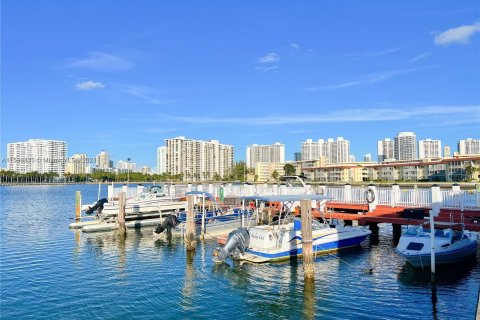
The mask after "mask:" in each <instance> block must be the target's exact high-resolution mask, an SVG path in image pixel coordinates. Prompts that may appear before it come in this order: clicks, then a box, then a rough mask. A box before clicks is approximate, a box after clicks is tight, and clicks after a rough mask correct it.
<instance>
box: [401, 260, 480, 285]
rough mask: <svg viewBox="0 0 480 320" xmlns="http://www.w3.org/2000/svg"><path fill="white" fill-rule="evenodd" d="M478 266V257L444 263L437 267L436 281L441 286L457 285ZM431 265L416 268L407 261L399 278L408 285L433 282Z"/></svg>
mask: <svg viewBox="0 0 480 320" xmlns="http://www.w3.org/2000/svg"><path fill="white" fill-rule="evenodd" d="M476 266H477V261H476V259H471V260H468V261H465V262H463V263H458V264H452V265H444V266H437V267H436V271H437V272H436V274H435V281H436V284H437V285H439V286H443V285H448V286H452V285H456V284H459V283H461V282H462V281H463V280H466V279H467V278H468V277H469V276H470V275H471V273H472V270H473V269H474V268H475V267H476ZM430 275H431V272H430V267H426V268H424V269H422V268H414V267H412V265H411V264H409V263H408V262H405V264H404V265H403V267H402V269H401V270H400V272H399V273H398V280H399V281H400V282H401V283H402V284H404V285H406V286H427V285H429V284H430V283H431V276H430Z"/></svg>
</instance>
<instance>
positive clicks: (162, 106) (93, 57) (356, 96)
mask: <svg viewBox="0 0 480 320" xmlns="http://www.w3.org/2000/svg"><path fill="white" fill-rule="evenodd" d="M1 6H2V8H1V14H2V19H1V20H2V21H1V24H2V29H1V30H2V31H1V32H2V39H1V41H2V42H1V49H2V50H1V62H2V65H1V77H2V79H1V80H2V88H1V89H2V92H1V152H2V154H3V155H4V154H5V152H6V144H7V143H9V142H17V141H25V140H27V139H32V138H44V139H56V140H64V141H66V142H67V143H68V155H72V154H73V153H87V154H88V155H89V156H95V155H96V154H97V153H99V152H100V151H101V150H103V149H105V150H107V151H108V152H109V153H110V154H111V156H112V157H113V159H114V160H115V161H118V160H122V159H126V158H128V157H130V158H132V161H134V162H137V164H138V165H149V166H154V165H155V162H156V148H157V147H158V146H161V145H163V144H164V139H166V138H171V137H176V136H179V135H183V136H186V137H187V138H193V139H201V140H209V139H218V140H220V142H221V143H225V144H232V145H234V147H235V158H236V159H237V160H242V159H244V158H245V147H246V146H247V145H249V144H253V143H257V144H272V143H275V142H277V141H278V142H282V143H285V145H286V158H287V160H288V159H293V153H294V152H296V151H300V144H301V142H302V141H305V140H306V139H308V138H312V139H319V138H324V139H327V138H330V137H332V138H335V137H338V136H341V137H344V138H345V139H348V140H350V143H351V152H352V153H353V154H354V155H355V156H356V158H357V160H359V159H362V156H363V154H366V153H372V155H374V159H376V142H377V140H382V139H384V138H386V137H389V138H393V137H394V136H395V135H396V134H397V133H398V132H401V131H413V132H415V133H416V134H417V139H418V140H419V139H426V138H432V139H441V140H442V143H443V144H444V145H450V146H451V147H452V149H453V150H455V149H456V143H457V141H458V140H460V139H465V138H469V137H470V138H477V139H478V138H480V5H479V4H478V1H458V0H455V1H397V2H393V1H303V2H300V3H299V2H294V1H236V2H233V1H228V2H226V1H208V2H205V1H172V2H166V1H163V2H162V1H153V0H152V1H136V2H135V1H107V0H105V1H58V0H48V1H47V0H39V1H27V0H3V1H2V3H1Z"/></svg>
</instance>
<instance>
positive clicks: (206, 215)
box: [154, 191, 255, 237]
mask: <svg viewBox="0 0 480 320" xmlns="http://www.w3.org/2000/svg"><path fill="white" fill-rule="evenodd" d="M188 195H194V196H196V201H195V203H196V205H195V207H194V221H195V225H196V226H195V228H196V231H195V234H196V235H197V236H202V235H210V236H214V235H219V234H225V233H227V232H230V231H232V230H234V229H236V228H239V227H243V226H253V225H255V220H253V219H252V212H253V211H252V210H249V209H248V208H246V207H245V206H243V207H242V208H228V209H225V208H222V207H221V206H220V205H219V204H218V202H217V201H216V199H215V197H214V196H213V195H212V194H210V193H208V192H204V191H190V192H187V193H185V196H188ZM206 200H207V201H208V203H209V205H207V204H206ZM176 218H177V221H178V224H177V225H176V226H174V227H173V228H172V229H171V232H172V234H174V235H184V234H185V233H186V230H187V227H186V221H187V212H186V211H179V212H177V213H176ZM154 236H155V237H158V236H159V235H158V234H157V233H156V232H155V231H154Z"/></svg>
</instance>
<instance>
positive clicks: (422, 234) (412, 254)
mask: <svg viewBox="0 0 480 320" xmlns="http://www.w3.org/2000/svg"><path fill="white" fill-rule="evenodd" d="M434 242H435V264H438V265H442V264H450V263H456V262H460V261H464V260H466V259H468V258H471V257H472V256H474V255H476V253H477V246H478V241H477V235H476V233H472V232H469V231H466V230H452V229H451V228H448V229H443V230H442V229H436V230H435V234H434ZM396 251H397V252H398V253H399V254H400V255H401V256H402V257H404V258H405V259H406V260H407V261H408V262H409V263H410V264H411V265H412V266H414V267H425V266H430V265H431V262H430V258H431V254H430V252H431V233H430V230H429V229H424V228H422V226H416V227H414V228H407V230H406V231H405V232H404V233H403V234H402V236H401V237H400V241H399V242H398V245H397V248H396Z"/></svg>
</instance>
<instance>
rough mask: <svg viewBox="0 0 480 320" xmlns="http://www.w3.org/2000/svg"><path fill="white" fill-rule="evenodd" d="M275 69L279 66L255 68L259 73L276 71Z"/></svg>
mask: <svg viewBox="0 0 480 320" xmlns="http://www.w3.org/2000/svg"><path fill="white" fill-rule="evenodd" d="M275 69H278V66H258V67H255V70H258V71H265V72H266V71H270V70H275Z"/></svg>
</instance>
